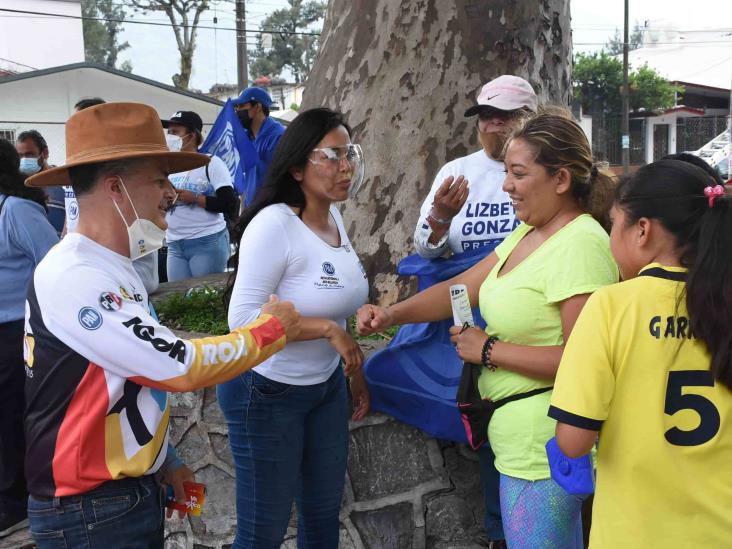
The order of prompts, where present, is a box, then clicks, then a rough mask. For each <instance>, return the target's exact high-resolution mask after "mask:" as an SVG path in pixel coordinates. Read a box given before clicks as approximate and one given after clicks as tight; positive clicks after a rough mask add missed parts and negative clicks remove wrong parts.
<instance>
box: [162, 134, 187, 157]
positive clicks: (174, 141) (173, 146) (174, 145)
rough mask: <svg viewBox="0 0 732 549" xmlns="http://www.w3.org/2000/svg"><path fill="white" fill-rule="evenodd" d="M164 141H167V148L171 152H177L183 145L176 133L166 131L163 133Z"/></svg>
mask: <svg viewBox="0 0 732 549" xmlns="http://www.w3.org/2000/svg"><path fill="white" fill-rule="evenodd" d="M165 141H167V142H168V149H170V150H171V151H173V152H178V151H180V150H181V148H182V147H183V139H182V138H181V137H179V136H177V135H173V134H171V133H167V134H165Z"/></svg>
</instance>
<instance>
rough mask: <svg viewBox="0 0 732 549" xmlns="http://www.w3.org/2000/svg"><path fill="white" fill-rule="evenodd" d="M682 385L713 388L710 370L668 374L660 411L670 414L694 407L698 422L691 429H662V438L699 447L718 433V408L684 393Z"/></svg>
mask: <svg viewBox="0 0 732 549" xmlns="http://www.w3.org/2000/svg"><path fill="white" fill-rule="evenodd" d="M684 387H714V377H712V372H710V371H709V370H706V371H705V370H683V371H675V372H669V373H668V384H667V385H666V405H665V407H664V412H665V413H666V414H668V415H670V416H673V415H674V414H675V413H676V412H679V411H681V410H694V411H695V412H696V413H697V414H699V425H698V426H697V427H696V428H695V429H692V430H691V431H684V430H682V429H679V428H678V427H672V428H671V429H669V430H668V431H666V434H665V436H666V440H667V441H668V442H670V443H671V444H674V445H675V446H699V445H700V444H704V443H705V442H709V441H710V440H712V439H713V438H714V436H715V435H716V434H717V433H718V432H719V425H720V417H719V411H718V410H717V408H716V407H715V406H714V403H713V402H712V401H711V400H709V399H708V398H705V397H703V396H701V395H695V394H684V392H683V391H684Z"/></svg>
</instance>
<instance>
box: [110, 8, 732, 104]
mask: <svg viewBox="0 0 732 549" xmlns="http://www.w3.org/2000/svg"><path fill="white" fill-rule="evenodd" d="M485 1H490V0H485ZM214 4H215V5H216V7H215V8H214V9H212V10H211V11H209V12H207V13H205V14H204V15H203V17H202V23H201V24H202V25H205V26H213V25H214V23H213V18H214V16H216V17H217V19H218V22H217V25H216V26H217V27H218V28H219V29H221V30H217V31H214V30H209V29H201V30H199V35H198V46H197V48H196V53H195V57H194V62H193V77H192V79H191V87H192V88H195V89H200V90H203V91H208V90H209V88H210V87H211V86H212V85H213V84H215V83H236V37H235V33H234V32H233V31H230V30H223V29H228V28H233V27H234V26H235V22H234V2H233V1H231V0H228V1H227V0H218V1H216V2H214ZM286 5H287V2H286V0H247V28H251V29H258V28H259V24H260V23H261V22H262V20H263V19H264V17H266V15H267V14H268V13H270V12H272V11H273V10H275V9H278V8H281V7H283V6H286ZM692 7H693V9H692ZM571 12H572V31H573V36H572V37H573V41H574V51H575V52H576V51H588V50H589V51H592V50H597V49H599V48H600V47H601V45H602V44H604V43H605V42H606V41H607V40H608V38H609V37H611V36H612V35H613V34H614V33H615V29H616V28H618V29H621V30H622V26H623V0H602V1H600V0H572V1H571ZM135 18H137V19H146V20H153V21H159V22H168V20H167V17H166V16H165V14H163V13H161V12H155V13H152V14H149V15H147V16H142V15H135ZM644 21H649V22H650V23H651V25H652V26H653V27H655V28H661V29H679V30H695V29H703V28H710V29H719V28H729V29H731V30H732V2H730V1H729V0H695V1H694V2H693V3H690V2H688V0H684V1H682V0H631V1H630V22H631V26H633V24H634V23H635V22H638V23H640V24H643V22H644ZM125 40H127V41H128V42H129V43H130V46H131V47H130V49H128V50H126V51H125V52H123V53H122V54H121V55H120V62H122V61H124V60H127V59H129V60H130V61H131V62H132V65H133V72H134V73H136V74H139V75H141V76H146V77H148V78H152V79H154V80H159V81H161V82H164V83H168V84H170V83H171V80H170V77H171V76H172V75H173V74H175V73H176V72H178V59H179V57H178V51H177V48H176V45H175V39H174V37H173V31H172V29H170V28H166V27H152V26H148V25H134V24H128V25H125V26H124V31H123V35H122V41H125ZM248 40H249V41H250V42H251V43H252V44H253V43H254V41H255V35H250V37H249V39H248ZM730 56H732V51H731V52H730Z"/></svg>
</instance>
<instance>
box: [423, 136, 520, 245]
mask: <svg viewBox="0 0 732 549" xmlns="http://www.w3.org/2000/svg"><path fill="white" fill-rule="evenodd" d="M461 175H462V176H463V177H465V178H466V179H467V180H468V182H469V185H470V187H469V188H470V190H469V193H468V199H467V200H466V202H465V204H464V205H463V207H462V209H461V210H460V212H458V214H457V215H456V216H455V217H454V218H453V219H452V223H451V224H450V230H449V231H448V232H447V233H446V234H445V236H443V237H442V239H441V240H440V241H439V242H438V243H437V244H436V245H433V244H430V243H429V242H428V240H429V237H430V235H431V234H432V229H431V228H430V226H429V224H428V223H427V214H428V213H429V212H430V210H431V209H432V202H433V200H434V197H435V192H436V191H437V189H438V188H439V187H440V185H442V183H443V182H444V180H445V179H446V178H447V177H449V176H453V177H454V178H455V179H457V178H458V176H461ZM505 178H506V172H505V168H504V165H503V162H498V161H496V160H493V159H492V158H490V157H489V156H488V155H487V154H486V153H485V152H484V151H483V150H482V149H481V150H479V151H476V152H474V153H473V154H469V155H467V156H463V157H461V158H456V159H455V160H452V161H450V162H448V163H447V164H445V165H444V166H443V167H442V169H440V171H439V172H438V173H437V175H436V176H435V180H434V182H433V183H432V188H431V189H430V192H429V194H428V195H427V198H425V200H424V202H423V203H422V208H421V209H420V215H419V220H418V221H417V227H416V229H415V231H414V245H415V248H416V249H417V253H418V254H419V255H421V256H422V257H426V258H435V257H440V256H441V255H443V254H444V253H445V252H446V251H447V250H448V248H449V249H450V250H451V251H452V253H460V252H465V251H468V250H474V249H478V248H481V247H483V246H490V247H491V248H495V247H496V246H497V245H498V244H500V243H501V242H502V241H503V239H504V238H506V237H507V236H508V235H509V234H510V233H511V231H513V229H514V228H515V227H516V226H517V225H518V224H519V222H518V220H516V213H515V212H514V209H513V206H511V200H510V198H509V197H508V194H507V193H506V192H505V191H504V190H503V189H502V186H503V180H504V179H505Z"/></svg>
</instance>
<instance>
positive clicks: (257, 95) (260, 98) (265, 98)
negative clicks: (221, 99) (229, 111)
mask: <svg viewBox="0 0 732 549" xmlns="http://www.w3.org/2000/svg"><path fill="white" fill-rule="evenodd" d="M250 101H256V102H257V103H261V104H262V105H264V106H265V107H268V108H269V106H270V105H271V104H272V98H271V97H270V96H269V94H268V93H267V92H266V91H264V90H263V89H262V88H256V87H254V86H252V87H251V88H247V89H245V90H244V91H243V92H241V93H240V94H239V97H237V98H236V99H234V100H233V101H232V102H231V103H232V105H243V104H244V103H249V102H250Z"/></svg>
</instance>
